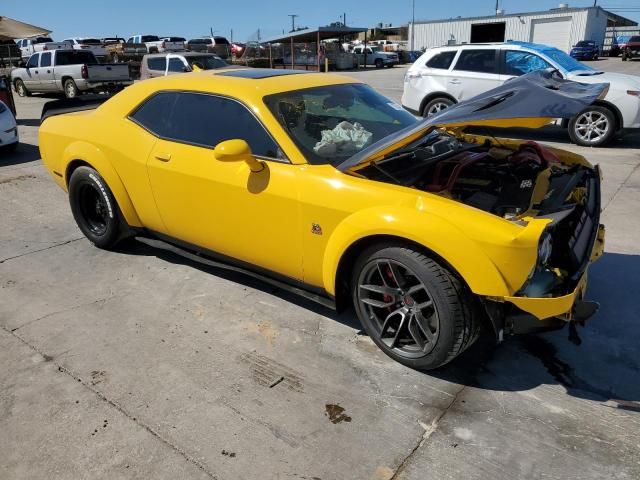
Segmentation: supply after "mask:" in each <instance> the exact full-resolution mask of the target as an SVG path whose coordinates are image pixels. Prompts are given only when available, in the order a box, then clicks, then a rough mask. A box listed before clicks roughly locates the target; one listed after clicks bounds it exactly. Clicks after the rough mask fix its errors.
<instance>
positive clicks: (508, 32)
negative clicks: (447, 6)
mask: <svg viewBox="0 0 640 480" xmlns="http://www.w3.org/2000/svg"><path fill="white" fill-rule="evenodd" d="M563 17H567V18H570V19H571V32H570V35H569V38H570V45H567V48H569V47H570V46H571V45H574V44H575V43H576V42H578V41H580V40H585V39H586V40H595V41H597V42H598V43H600V44H602V42H603V41H604V34H605V30H606V25H607V16H606V13H605V12H604V11H602V9H600V8H585V9H581V10H559V11H550V12H548V13H546V12H545V13H541V14H536V15H531V14H523V15H520V16H519V17H518V16H515V15H514V16H504V17H500V16H496V17H489V18H482V19H474V20H468V19H464V18H461V19H459V20H449V21H443V22H430V23H416V24H415V37H414V42H415V43H414V44H415V49H416V50H421V49H423V48H430V47H438V46H442V45H446V44H447V42H448V41H452V42H454V43H469V42H470V40H471V25H473V24H486V23H496V22H504V23H505V40H519V41H523V42H530V41H531V35H532V30H531V22H532V21H536V20H537V21H540V20H544V19H547V18H548V19H559V18H563ZM412 28H413V26H412V25H411V24H410V25H409V42H411V30H412Z"/></svg>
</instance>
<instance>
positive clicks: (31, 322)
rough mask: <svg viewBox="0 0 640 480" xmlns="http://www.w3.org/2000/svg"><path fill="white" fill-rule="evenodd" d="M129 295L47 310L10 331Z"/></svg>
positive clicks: (113, 296) (111, 296) (112, 296)
mask: <svg viewBox="0 0 640 480" xmlns="http://www.w3.org/2000/svg"><path fill="white" fill-rule="evenodd" d="M129 295H130V294H129V293H125V294H124V295H110V296H108V297H103V298H98V299H97V300H92V301H90V302H84V303H79V304H77V305H72V306H70V307H67V308H63V309H62V310H56V311H55V312H49V313H47V314H45V315H42V316H40V317H38V318H33V319H31V320H29V321H27V322H25V323H23V324H22V325H18V326H17V327H14V328H12V329H11V332H12V333H13V332H16V331H18V330H20V329H21V328H23V327H26V326H28V325H31V324H33V323H36V322H39V321H40V320H44V319H45V318H49V317H52V316H54V315H58V314H59V313H65V312H70V311H71V310H75V309H77V308H82V307H88V306H90V305H94V304H96V303H100V302H103V303H106V302H108V301H109V300H112V299H114V298H124V297H128V296H129Z"/></svg>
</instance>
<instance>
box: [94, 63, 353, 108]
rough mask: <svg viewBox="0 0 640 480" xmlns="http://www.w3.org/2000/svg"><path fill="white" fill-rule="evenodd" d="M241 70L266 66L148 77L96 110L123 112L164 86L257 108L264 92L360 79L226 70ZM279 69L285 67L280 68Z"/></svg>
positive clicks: (162, 89) (342, 76)
mask: <svg viewBox="0 0 640 480" xmlns="http://www.w3.org/2000/svg"><path fill="white" fill-rule="evenodd" d="M245 70H252V71H255V70H258V71H260V70H268V69H253V68H250V69H248V68H246V67H245V68H235V69H234V68H231V69H229V68H225V69H216V70H204V71H201V72H189V73H179V74H175V75H167V76H163V77H156V78H151V79H147V80H143V81H141V82H136V83H135V84H133V85H131V86H129V87H127V88H126V89H124V90H123V91H121V92H120V93H118V95H115V96H114V97H113V98H112V99H110V100H109V101H108V102H105V103H104V104H102V105H101V106H100V108H99V110H103V111H113V112H118V113H120V114H124V115H126V114H128V113H129V112H130V111H131V110H132V109H133V108H134V107H135V106H137V105H138V104H139V103H140V102H141V101H143V100H144V99H145V98H148V97H149V96H151V95H153V94H155V93H157V92H160V91H167V90H177V91H194V92H202V93H211V94H217V95H224V96H228V97H232V98H237V99H239V100H242V101H244V102H245V103H247V104H249V105H254V106H256V108H259V106H260V105H262V98H263V97H265V96H268V95H273V94H277V93H286V92H291V91H296V90H302V89H306V88H314V87H325V86H331V85H345V84H354V83H356V84H360V83H362V82H361V81H359V80H355V79H353V78H350V77H347V76H344V75H338V74H333V73H315V72H306V71H304V72H302V73H300V74H296V75H293V74H288V73H285V74H283V75H277V76H264V77H262V78H247V77H246V76H244V77H243V76H239V75H229V74H228V73H229V72H232V71H235V72H241V71H245ZM282 72H289V71H288V70H282ZM296 72H297V71H296Z"/></svg>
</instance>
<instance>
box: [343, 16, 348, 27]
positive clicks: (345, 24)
mask: <svg viewBox="0 0 640 480" xmlns="http://www.w3.org/2000/svg"><path fill="white" fill-rule="evenodd" d="M342 26H343V27H346V26H347V14H346V13H343V14H342Z"/></svg>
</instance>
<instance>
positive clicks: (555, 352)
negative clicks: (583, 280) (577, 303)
mask: <svg viewBox="0 0 640 480" xmlns="http://www.w3.org/2000/svg"><path fill="white" fill-rule="evenodd" d="M588 290H589V291H588V293H587V297H588V298H590V299H593V300H595V301H598V302H599V303H600V309H599V311H598V313H597V314H596V315H595V316H594V317H593V318H592V319H590V320H589V321H587V323H586V325H585V326H584V328H581V327H579V328H578V333H579V335H580V336H581V340H582V343H581V345H579V346H577V345H574V344H573V343H571V342H569V340H568V329H567V328H565V329H564V330H560V331H556V332H549V333H545V334H538V335H524V336H519V337H512V338H508V339H506V341H505V342H504V343H503V344H501V345H498V346H497V347H496V348H491V341H490V339H488V338H486V337H485V338H482V339H481V340H479V341H478V342H477V343H476V344H475V345H474V346H473V347H471V348H470V349H469V350H468V351H467V352H465V353H464V354H463V355H462V356H460V357H459V358H458V359H457V360H456V361H455V362H453V363H452V364H450V365H447V366H445V367H443V368H442V369H439V370H437V371H434V372H429V374H430V375H434V376H437V377H439V378H442V379H446V380H450V381H455V382H458V383H462V384H465V385H469V386H473V387H476V388H482V389H487V390H495V391H526V390H530V389H533V388H535V387H537V386H539V385H542V384H554V383H555V384H560V385H562V386H563V387H564V388H565V390H566V392H567V393H568V394H569V395H571V396H574V397H578V398H584V399H589V400H594V401H599V402H611V403H612V405H611V406H613V407H614V408H619V409H624V410H629V411H635V412H640V356H638V353H637V352H638V344H639V343H640V322H639V321H638V306H639V305H640V303H639V300H638V299H639V298H640V256H638V255H626V254H617V253H606V254H605V255H604V256H603V257H602V258H601V259H600V260H598V262H596V263H595V264H594V265H593V266H592V267H591V269H590V272H589V289H588Z"/></svg>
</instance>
